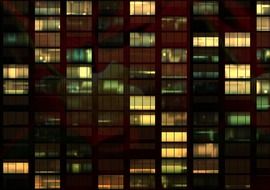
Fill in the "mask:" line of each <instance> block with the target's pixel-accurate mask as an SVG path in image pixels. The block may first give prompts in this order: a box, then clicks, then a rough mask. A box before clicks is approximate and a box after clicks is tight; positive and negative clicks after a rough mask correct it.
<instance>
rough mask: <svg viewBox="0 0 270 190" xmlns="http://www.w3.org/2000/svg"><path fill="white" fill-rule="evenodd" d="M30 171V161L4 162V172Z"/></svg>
mask: <svg viewBox="0 0 270 190" xmlns="http://www.w3.org/2000/svg"><path fill="white" fill-rule="evenodd" d="M28 171H29V165H28V162H4V163H3V173H4V174H27V173H28Z"/></svg>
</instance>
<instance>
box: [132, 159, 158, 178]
mask: <svg viewBox="0 0 270 190" xmlns="http://www.w3.org/2000/svg"><path fill="white" fill-rule="evenodd" d="M129 171H130V173H132V174H137V173H139V174H154V173H155V172H156V170H155V160H152V159H140V160H139V159H138V160H131V161H130V169H129Z"/></svg>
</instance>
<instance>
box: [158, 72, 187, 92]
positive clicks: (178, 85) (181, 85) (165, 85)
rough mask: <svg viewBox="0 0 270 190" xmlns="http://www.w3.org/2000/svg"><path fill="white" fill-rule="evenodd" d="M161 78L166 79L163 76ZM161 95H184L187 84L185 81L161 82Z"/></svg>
mask: <svg viewBox="0 0 270 190" xmlns="http://www.w3.org/2000/svg"><path fill="white" fill-rule="evenodd" d="M163 77H164V78H165V77H167V76H164V75H163ZM161 85H162V86H161V93H162V94H184V93H186V92H187V82H186V81H185V80H163V81H162V84H161Z"/></svg>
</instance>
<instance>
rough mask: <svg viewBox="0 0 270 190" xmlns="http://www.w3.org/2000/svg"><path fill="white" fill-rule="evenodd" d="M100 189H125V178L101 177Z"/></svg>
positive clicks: (118, 176)
mask: <svg viewBox="0 0 270 190" xmlns="http://www.w3.org/2000/svg"><path fill="white" fill-rule="evenodd" d="M98 189H124V176H123V175H99V176H98Z"/></svg>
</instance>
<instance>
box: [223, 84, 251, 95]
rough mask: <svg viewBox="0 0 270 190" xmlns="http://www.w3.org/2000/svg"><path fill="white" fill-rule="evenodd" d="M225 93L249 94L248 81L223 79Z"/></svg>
mask: <svg viewBox="0 0 270 190" xmlns="http://www.w3.org/2000/svg"><path fill="white" fill-rule="evenodd" d="M225 94H250V81H225Z"/></svg>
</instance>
